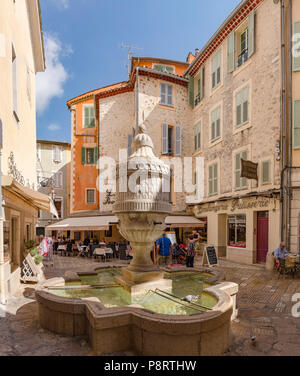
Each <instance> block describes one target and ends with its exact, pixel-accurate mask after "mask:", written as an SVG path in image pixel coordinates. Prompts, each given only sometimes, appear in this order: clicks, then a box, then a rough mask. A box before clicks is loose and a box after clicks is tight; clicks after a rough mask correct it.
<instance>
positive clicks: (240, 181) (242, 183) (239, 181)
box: [234, 150, 248, 191]
mask: <svg viewBox="0 0 300 376" xmlns="http://www.w3.org/2000/svg"><path fill="white" fill-rule="evenodd" d="M234 159H235V160H234V167H235V168H234V182H235V190H237V191H238V190H242V189H247V188H248V179H247V178H242V177H241V174H242V162H241V160H242V159H243V160H245V161H247V160H248V151H247V150H244V151H241V152H239V153H236V154H235V157H234Z"/></svg>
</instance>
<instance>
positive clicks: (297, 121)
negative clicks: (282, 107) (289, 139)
mask: <svg viewBox="0 0 300 376" xmlns="http://www.w3.org/2000/svg"><path fill="white" fill-rule="evenodd" d="M293 107H294V108H293V136H294V137H293V147H294V149H300V100H299V99H298V100H295V101H294V106H293Z"/></svg>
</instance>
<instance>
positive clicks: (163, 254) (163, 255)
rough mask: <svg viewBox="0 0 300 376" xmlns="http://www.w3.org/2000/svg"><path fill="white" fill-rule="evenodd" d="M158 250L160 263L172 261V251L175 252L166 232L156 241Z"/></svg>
mask: <svg viewBox="0 0 300 376" xmlns="http://www.w3.org/2000/svg"><path fill="white" fill-rule="evenodd" d="M156 251H157V254H158V255H159V259H158V263H159V265H169V264H170V261H171V252H173V245H172V243H171V240H170V239H169V238H168V237H167V235H166V233H164V234H163V236H162V237H161V238H159V239H158V240H157V242H156Z"/></svg>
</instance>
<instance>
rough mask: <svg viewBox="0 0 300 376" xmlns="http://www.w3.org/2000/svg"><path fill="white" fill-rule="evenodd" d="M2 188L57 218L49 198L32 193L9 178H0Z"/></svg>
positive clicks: (38, 193)
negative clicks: (0, 179)
mask: <svg viewBox="0 0 300 376" xmlns="http://www.w3.org/2000/svg"><path fill="white" fill-rule="evenodd" d="M2 187H3V188H4V189H6V190H7V191H9V192H11V193H13V194H14V195H16V196H18V197H20V198H21V199H23V200H24V201H26V202H27V203H28V204H29V205H31V206H33V207H35V208H36V209H40V210H44V211H46V212H49V213H51V214H53V215H54V216H56V217H57V218H58V214H57V210H56V208H55V205H54V203H53V200H52V199H51V197H50V196H47V195H45V194H43V193H40V192H37V191H34V190H33V189H30V188H28V187H25V186H23V185H22V184H20V183H18V182H17V181H16V180H15V179H14V178H13V177H11V176H7V175H5V176H2Z"/></svg>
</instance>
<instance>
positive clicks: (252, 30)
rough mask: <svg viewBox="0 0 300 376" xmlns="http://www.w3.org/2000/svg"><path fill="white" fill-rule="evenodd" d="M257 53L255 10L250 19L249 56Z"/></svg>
mask: <svg viewBox="0 0 300 376" xmlns="http://www.w3.org/2000/svg"><path fill="white" fill-rule="evenodd" d="M254 52H255V11H254V10H253V11H252V12H251V13H250V15H249V18H248V56H249V57H251V56H252V55H253V54H254Z"/></svg>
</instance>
